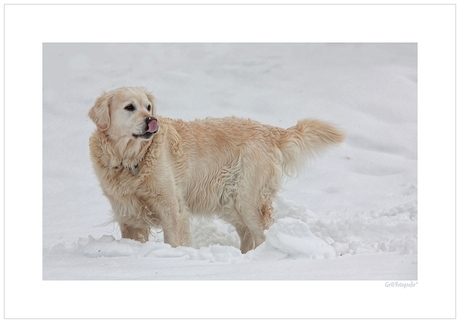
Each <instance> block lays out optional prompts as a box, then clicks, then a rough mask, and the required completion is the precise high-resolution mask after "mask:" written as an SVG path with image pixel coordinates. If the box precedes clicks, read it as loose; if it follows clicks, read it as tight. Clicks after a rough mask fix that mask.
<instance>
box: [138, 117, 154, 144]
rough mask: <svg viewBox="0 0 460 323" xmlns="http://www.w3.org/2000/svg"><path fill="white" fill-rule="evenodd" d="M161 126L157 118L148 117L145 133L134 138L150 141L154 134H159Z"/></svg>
mask: <svg viewBox="0 0 460 323" xmlns="http://www.w3.org/2000/svg"><path fill="white" fill-rule="evenodd" d="M159 128H160V125H159V124H158V119H157V118H155V117H148V118H147V119H145V126H144V129H145V130H144V131H143V133H141V134H134V133H133V136H134V138H142V139H147V140H148V139H150V138H152V136H153V135H154V134H156V133H157V132H158V129H159Z"/></svg>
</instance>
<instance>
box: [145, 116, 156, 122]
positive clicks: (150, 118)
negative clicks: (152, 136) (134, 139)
mask: <svg viewBox="0 0 460 323" xmlns="http://www.w3.org/2000/svg"><path fill="white" fill-rule="evenodd" d="M152 120H155V121H158V120H157V118H155V117H148V118H147V120H146V121H147V123H149V122H150V121H152Z"/></svg>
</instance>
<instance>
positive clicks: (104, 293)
mask: <svg viewBox="0 0 460 323" xmlns="http://www.w3.org/2000/svg"><path fill="white" fill-rule="evenodd" d="M454 28H455V7H454V6H452V5H451V6H447V5H441V6H434V5H427V6H412V5H410V6H402V5H396V6H389V5H385V6H376V5H371V6H355V5H353V6H352V5H346V6H335V5H327V6H318V5H315V6H278V5H277V6H147V7H143V6H6V8H5V183H6V184H5V202H6V205H5V283H6V286H5V316H6V317H9V318H13V317H25V316H27V317H36V318H41V317H75V318H78V317H90V318H98V317H118V318H123V317H133V311H132V309H133V308H136V309H137V310H136V312H135V315H136V316H137V317H152V316H153V317H160V318H161V317H163V318H164V317H190V318H193V317H222V316H225V317H243V318H250V317H270V318H279V317H286V316H287V315H286V313H288V314H289V316H290V317H303V316H304V309H305V306H308V307H309V315H308V317H312V318H315V317H317V318H318V317H326V318H331V317H401V318H404V317H421V318H423V317H453V316H454V301H455V299H454V289H453V286H454V284H455V271H454V270H455V268H454V264H455V261H454V260H455V258H454V257H455V252H454V250H455V236H454V228H455V224H456V223H455V204H454V198H455V191H454V189H455V181H454V178H455V177H454V170H455V168H454V167H455V165H454V160H455V147H454V145H455V137H454V136H455V72H454V71H455V29H454ZM183 41H188V42H189V41H197V42H235V41H238V42H417V43H418V53H419V74H418V75H419V79H418V92H419V100H418V111H419V115H418V120H419V137H418V138H419V149H418V159H419V164H418V165H419V177H418V178H419V248H418V250H419V262H418V266H419V275H418V276H419V281H418V286H417V288H413V289H404V290H402V289H390V288H385V286H384V284H383V283H382V282H325V281H321V282H303V281H302V282H300V281H296V282H247V281H245V282H81V281H79V282H49V281H42V272H41V271H42V263H41V262H42V245H41V241H42V239H41V230H39V229H37V228H41V227H42V222H41V221H42V218H41V217H37V216H36V214H37V210H41V209H42V196H41V190H42V177H41V176H42V175H41V170H42V165H41V160H42V154H41V147H42V141H41V133H42V129H41V126H42V122H41V119H42V118H41V115H42V110H41V106H42V87H41V83H42V74H41V69H42V57H41V55H42V43H43V42H183ZM25 143H27V145H28V146H29V147H34V148H35V150H33V155H32V156H31V155H30V151H26V150H23V149H21V147H22V146H23V145H24V144H25ZM13 155H14V158H12V156H13ZM24 194H25V195H27V196H28V198H29V201H30V202H29V203H28V204H27V205H24V204H23V203H24V202H23V200H22V199H19V196H21V195H24ZM19 212H20V214H21V216H17V214H18V213H19ZM24 224H26V225H24ZM432 237H436V241H437V242H438V243H430V241H432V240H431V239H432ZM17 241H36V248H34V249H33V250H31V249H30V244H24V245H22V244H21V243H12V242H17ZM13 246H14V250H13V248H12V247H13ZM23 246H24V248H23ZM18 253H19V254H29V255H30V257H25V258H17V257H13V256H14V255H15V254H18ZM433 257H436V266H433V265H432V264H433V261H432V259H433ZM23 261H24V262H25V263H24V262H23ZM222 290H225V291H226V293H225V294H222V293H221V292H220V291H222ZM298 290H302V291H304V292H303V293H302V295H299V298H286V300H287V299H289V302H287V301H286V302H285V303H283V300H281V303H280V299H277V302H276V303H277V304H276V306H273V305H272V303H273V298H272V297H271V296H272V295H273V293H274V292H275V293H276V295H295V294H297V291H298ZM151 291H155V293H154V295H155V297H154V298H152V296H151V293H150V292H151ZM198 291H199V292H198ZM305 291H306V292H305ZM197 294H198V296H197ZM235 294H237V295H238V300H239V301H238V304H235V303H234V302H232V300H233V299H234V298H233V297H232V298H231V299H230V296H229V295H235ZM324 294H326V295H327V297H326V296H324V297H320V298H318V296H317V295H324ZM350 295H353V296H352V297H350ZM128 296H129V297H128ZM101 299H102V300H104V302H103V303H102V304H101V303H100V300H101ZM293 299H294V301H293ZM326 299H327V302H325V301H323V302H319V301H318V300H326ZM209 302H212V304H213V305H212V306H206V311H203V307H202V306H201V305H203V304H208V303H209ZM331 304H333V305H332V306H331ZM356 304H365V306H359V311H357V308H356V306H355V305H356ZM400 304H405V306H404V307H401V306H398V305H400ZM25 307H26V308H27V311H25ZM152 307H153V308H154V310H152ZM178 308H180V310H179V311H178Z"/></svg>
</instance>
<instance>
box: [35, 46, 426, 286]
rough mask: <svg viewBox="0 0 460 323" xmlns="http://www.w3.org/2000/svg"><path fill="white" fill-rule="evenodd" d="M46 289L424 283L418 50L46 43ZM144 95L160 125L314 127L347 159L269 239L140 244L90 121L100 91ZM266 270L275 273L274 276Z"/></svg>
mask: <svg viewBox="0 0 460 323" xmlns="http://www.w3.org/2000/svg"><path fill="white" fill-rule="evenodd" d="M43 67H44V77H43V82H44V92H43V100H44V113H43V121H44V133H43V143H44V144H43V152H44V159H43V166H44V169H43V194H44V195H43V278H44V279H45V280H75V279H85V280H96V279H97V280H100V279H103V280H104V279H110V280H133V279H134V280H152V279H153V280H171V279H173V280H184V279H186V280H190V279H192V280H193V279H199V280H209V279H223V280H228V279H238V280H279V279H283V280H299V279H301V280H315V279H322V280H349V279H351V280H369V279H370V280H417V277H418V274H417V273H418V270H417V245H418V243H417V220H418V214H417V45H416V44H415V43H409V44H404V43H401V44H147V43H144V44H44V47H43ZM119 86H143V87H146V88H147V89H149V90H151V91H152V92H153V94H154V95H155V97H156V100H157V108H158V113H159V114H160V115H163V116H167V117H172V118H182V119H185V120H193V119H196V118H205V117H208V116H213V117H223V116H229V115H234V116H238V117H248V118H252V119H255V120H258V121H261V122H263V123H267V124H272V125H276V126H281V127H289V126H292V125H294V124H295V123H296V121H297V120H298V119H301V118H307V117H308V118H318V119H322V120H326V121H329V122H332V123H334V124H336V125H337V126H339V127H340V128H342V129H344V130H345V132H346V133H347V138H346V140H345V142H344V144H342V145H341V146H340V147H337V148H334V149H331V150H329V151H328V152H326V153H325V154H323V155H322V156H319V157H318V158H317V159H316V160H315V161H313V162H312V163H310V164H309V165H308V167H307V169H306V171H305V172H304V173H303V174H302V175H301V176H299V177H297V178H294V179H290V180H288V181H286V183H285V185H284V187H283V189H282V191H281V192H280V194H279V198H278V200H277V201H276V203H275V214H274V218H275V223H274V224H273V225H272V226H271V228H270V229H269V230H267V231H266V237H267V240H266V242H265V243H264V244H262V245H261V246H260V247H259V248H257V249H256V250H253V251H251V252H249V253H247V254H245V255H242V254H241V253H240V251H239V250H238V247H239V238H238V235H237V234H236V231H235V230H234V228H233V227H232V226H230V225H228V224H226V223H224V222H222V221H220V220H218V219H212V220H203V219H199V218H195V219H193V220H192V236H193V244H192V247H179V248H175V249H174V248H171V247H170V246H169V245H166V244H164V243H163V235H162V232H161V230H160V231H158V232H155V233H154V234H153V236H152V237H151V241H149V242H147V243H145V244H141V243H139V242H136V241H131V240H127V239H122V238H121V235H120V232H119V229H118V226H117V225H116V224H113V223H112V222H111V213H110V206H109V203H108V201H107V200H106V198H105V197H104V196H103V195H102V192H101V189H100V187H99V185H98V182H97V180H96V178H95V176H94V174H93V171H92V167H91V164H90V161H89V152H88V138H89V136H90V134H91V132H92V131H94V129H95V126H94V124H93V123H92V122H91V121H90V120H89V118H88V117H87V112H88V110H89V109H90V107H91V106H92V104H93V102H94V101H95V99H96V98H97V96H98V95H100V94H101V93H102V92H103V91H105V90H110V89H113V88H116V87H119ZM267 268H269V270H267Z"/></svg>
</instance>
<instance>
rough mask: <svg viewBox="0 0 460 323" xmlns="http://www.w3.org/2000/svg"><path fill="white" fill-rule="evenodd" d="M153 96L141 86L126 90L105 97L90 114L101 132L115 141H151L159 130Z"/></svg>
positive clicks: (114, 91)
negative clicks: (129, 139)
mask: <svg viewBox="0 0 460 323" xmlns="http://www.w3.org/2000/svg"><path fill="white" fill-rule="evenodd" d="M153 101H154V98H153V96H152V94H150V93H149V92H147V91H146V90H145V89H143V88H139V87H123V88H119V89H116V90H113V91H110V92H106V93H104V94H102V95H101V96H100V97H99V98H98V99H97V100H96V103H95V104H94V106H93V107H92V108H91V110H90V111H89V117H90V118H91V119H92V120H93V121H94V123H96V125H97V128H98V129H99V130H100V131H103V132H105V133H107V135H108V136H109V137H110V138H112V139H115V140H118V139H121V138H131V139H139V140H149V139H151V138H152V137H153V135H154V134H156V133H157V132H158V130H159V127H160V125H159V123H158V120H157V118H156V117H155V115H156V111H155V105H154V102H153Z"/></svg>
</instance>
